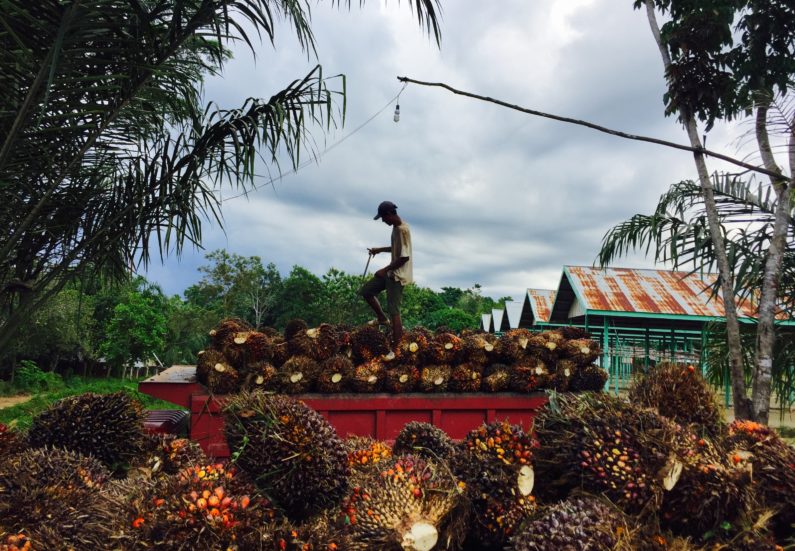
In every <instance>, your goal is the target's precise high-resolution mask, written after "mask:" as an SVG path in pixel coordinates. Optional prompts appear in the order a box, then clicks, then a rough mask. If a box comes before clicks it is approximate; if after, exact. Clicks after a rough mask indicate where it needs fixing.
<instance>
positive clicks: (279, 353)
mask: <svg viewBox="0 0 795 551" xmlns="http://www.w3.org/2000/svg"><path fill="white" fill-rule="evenodd" d="M289 359H290V350H289V349H288V345H287V340H286V339H285V338H284V337H282V336H281V335H277V336H275V337H273V338H272V339H271V363H272V364H273V367H275V368H277V369H278V368H280V367H281V366H283V365H284V362H286V361H287V360H289Z"/></svg>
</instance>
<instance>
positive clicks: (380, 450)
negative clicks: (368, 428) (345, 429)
mask: <svg viewBox="0 0 795 551" xmlns="http://www.w3.org/2000/svg"><path fill="white" fill-rule="evenodd" d="M345 448H346V449H347V450H348V466H349V467H350V469H351V471H356V470H359V471H361V470H365V471H366V470H369V469H370V468H371V467H372V466H373V465H378V464H379V463H381V462H382V461H384V460H386V459H389V458H390V457H392V448H390V447H389V446H388V445H387V444H386V443H384V442H381V441H379V440H375V439H373V438H370V437H369V436H354V437H351V438H347V439H346V440H345Z"/></svg>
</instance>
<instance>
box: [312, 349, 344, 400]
mask: <svg viewBox="0 0 795 551" xmlns="http://www.w3.org/2000/svg"><path fill="white" fill-rule="evenodd" d="M352 377H353V363H351V361H350V360H349V359H348V357H347V356H343V355H341V354H336V355H334V356H332V357H330V358H329V359H327V360H325V361H324V362H323V363H322V364H320V373H318V376H317V382H316V384H315V386H316V388H317V390H318V391H319V392H324V393H327V394H331V393H333V392H342V391H344V390H346V389H347V388H348V386H349V385H350V382H351V378H352Z"/></svg>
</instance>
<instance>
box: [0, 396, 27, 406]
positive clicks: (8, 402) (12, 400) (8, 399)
mask: <svg viewBox="0 0 795 551" xmlns="http://www.w3.org/2000/svg"><path fill="white" fill-rule="evenodd" d="M28 400H30V395H29V394H21V395H19V396H0V409H3V408H10V407H11V406H15V405H17V404H21V403H22V402H27V401H28Z"/></svg>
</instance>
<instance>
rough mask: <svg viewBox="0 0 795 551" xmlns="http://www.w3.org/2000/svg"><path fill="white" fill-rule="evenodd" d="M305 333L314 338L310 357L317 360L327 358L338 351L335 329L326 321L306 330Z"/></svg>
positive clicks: (321, 360) (320, 360)
mask: <svg viewBox="0 0 795 551" xmlns="http://www.w3.org/2000/svg"><path fill="white" fill-rule="evenodd" d="M307 335H309V337H310V338H311V339H313V340H314V346H313V347H312V357H313V358H314V359H315V360H317V361H318V362H323V361H325V360H328V359H329V358H330V357H332V356H333V355H334V354H336V353H337V352H338V351H339V344H338V343H337V331H336V330H335V329H334V327H333V326H332V325H329V324H328V323H321V324H320V326H319V327H317V328H313V329H309V330H307Z"/></svg>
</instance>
